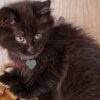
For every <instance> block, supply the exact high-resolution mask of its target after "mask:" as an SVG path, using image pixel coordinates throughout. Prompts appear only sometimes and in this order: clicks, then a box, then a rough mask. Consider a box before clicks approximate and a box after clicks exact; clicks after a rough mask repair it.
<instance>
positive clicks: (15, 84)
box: [0, 69, 26, 97]
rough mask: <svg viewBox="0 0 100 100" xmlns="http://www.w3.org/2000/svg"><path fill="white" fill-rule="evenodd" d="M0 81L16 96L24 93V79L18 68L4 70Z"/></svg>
mask: <svg viewBox="0 0 100 100" xmlns="http://www.w3.org/2000/svg"><path fill="white" fill-rule="evenodd" d="M0 82H2V83H4V84H6V85H8V86H9V87H10V90H11V91H12V92H13V93H14V94H15V95H16V96H19V97H20V96H21V97H22V95H26V86H25V79H24V77H23V76H21V73H20V71H19V70H18V69H13V70H11V71H10V72H5V73H4V74H3V75H1V76H0Z"/></svg>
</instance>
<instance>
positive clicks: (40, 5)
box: [33, 0, 51, 15]
mask: <svg viewBox="0 0 100 100" xmlns="http://www.w3.org/2000/svg"><path fill="white" fill-rule="evenodd" d="M50 4H51V0H46V1H44V2H34V4H33V9H34V11H35V12H36V14H38V15H44V14H50Z"/></svg>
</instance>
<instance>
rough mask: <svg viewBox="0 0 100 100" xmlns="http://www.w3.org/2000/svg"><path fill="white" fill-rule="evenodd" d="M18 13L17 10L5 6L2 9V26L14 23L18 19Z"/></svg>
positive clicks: (0, 21) (0, 17) (0, 16)
mask: <svg viewBox="0 0 100 100" xmlns="http://www.w3.org/2000/svg"><path fill="white" fill-rule="evenodd" d="M17 17H18V14H17V12H16V11H15V10H13V9H11V8H8V7H4V8H2V9H0V27H7V26H9V25H13V24H15V23H16V22H17V21H18V18H17Z"/></svg>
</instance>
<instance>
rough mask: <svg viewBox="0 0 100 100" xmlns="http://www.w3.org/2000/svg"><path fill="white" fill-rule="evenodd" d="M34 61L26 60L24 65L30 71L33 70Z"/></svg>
mask: <svg viewBox="0 0 100 100" xmlns="http://www.w3.org/2000/svg"><path fill="white" fill-rule="evenodd" d="M36 64H37V63H36V60H27V61H26V65H27V67H28V68H29V69H30V70H33V69H34V68H35V66H36Z"/></svg>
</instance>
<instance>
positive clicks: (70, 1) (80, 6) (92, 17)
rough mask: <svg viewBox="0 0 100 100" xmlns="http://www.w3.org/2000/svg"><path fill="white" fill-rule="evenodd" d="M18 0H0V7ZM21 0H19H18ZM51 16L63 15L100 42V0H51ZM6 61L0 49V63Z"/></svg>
mask: <svg viewBox="0 0 100 100" xmlns="http://www.w3.org/2000/svg"><path fill="white" fill-rule="evenodd" d="M15 1H18V0H0V7H2V6H3V5H5V4H7V3H10V2H15ZM19 1H21V0H19ZM27 1H28V0H27ZM42 1H43V0H42ZM51 1H52V11H53V16H54V17H55V18H58V17H59V16H64V17H65V18H66V22H68V23H73V25H75V26H79V27H80V28H83V29H84V30H85V31H86V32H88V33H90V35H91V36H93V38H95V39H96V40H97V41H98V43H99V42H100V29H99V26H100V0H51ZM5 63H8V59H7V53H5V52H4V50H3V49H0V65H2V64H5Z"/></svg>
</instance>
